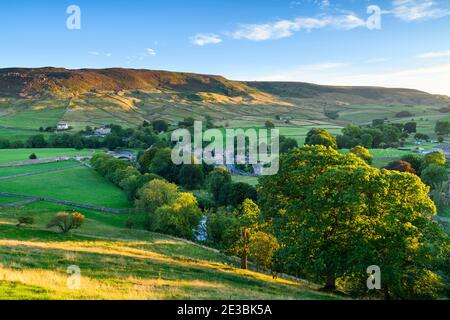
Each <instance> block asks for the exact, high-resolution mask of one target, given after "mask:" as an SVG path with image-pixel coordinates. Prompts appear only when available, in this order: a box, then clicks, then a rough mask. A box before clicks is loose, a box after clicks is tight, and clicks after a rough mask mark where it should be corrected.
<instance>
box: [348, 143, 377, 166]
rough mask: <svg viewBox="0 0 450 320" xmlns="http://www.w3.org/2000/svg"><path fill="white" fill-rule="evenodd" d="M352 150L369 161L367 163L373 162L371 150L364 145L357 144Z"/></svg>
mask: <svg viewBox="0 0 450 320" xmlns="http://www.w3.org/2000/svg"><path fill="white" fill-rule="evenodd" d="M350 152H351V153H353V154H354V155H356V156H357V157H359V158H361V159H362V160H364V161H365V162H367V164H372V162H373V156H372V155H371V154H370V152H369V150H367V149H366V148H364V147H362V146H356V147H354V148H352V149H351V150H350Z"/></svg>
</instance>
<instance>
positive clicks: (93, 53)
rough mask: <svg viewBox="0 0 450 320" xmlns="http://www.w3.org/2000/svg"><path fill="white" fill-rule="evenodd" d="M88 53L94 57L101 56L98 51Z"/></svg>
mask: <svg viewBox="0 0 450 320" xmlns="http://www.w3.org/2000/svg"><path fill="white" fill-rule="evenodd" d="M88 53H89V54H90V55H93V56H99V55H100V52H97V51H89V52H88Z"/></svg>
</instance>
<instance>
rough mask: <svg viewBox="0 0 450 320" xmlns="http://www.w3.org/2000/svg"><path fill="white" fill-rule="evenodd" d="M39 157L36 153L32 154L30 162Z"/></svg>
mask: <svg viewBox="0 0 450 320" xmlns="http://www.w3.org/2000/svg"><path fill="white" fill-rule="evenodd" d="M37 158H38V157H37V155H36V153H32V154H30V156H29V159H30V160H36V159H37Z"/></svg>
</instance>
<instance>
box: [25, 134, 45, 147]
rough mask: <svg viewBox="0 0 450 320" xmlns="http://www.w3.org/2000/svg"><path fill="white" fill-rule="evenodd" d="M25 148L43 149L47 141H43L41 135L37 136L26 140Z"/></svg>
mask: <svg viewBox="0 0 450 320" xmlns="http://www.w3.org/2000/svg"><path fill="white" fill-rule="evenodd" d="M27 146H28V147H29V148H45V147H46V146H47V141H45V138H44V135H43V134H37V135H34V136H31V137H29V138H28V140H27Z"/></svg>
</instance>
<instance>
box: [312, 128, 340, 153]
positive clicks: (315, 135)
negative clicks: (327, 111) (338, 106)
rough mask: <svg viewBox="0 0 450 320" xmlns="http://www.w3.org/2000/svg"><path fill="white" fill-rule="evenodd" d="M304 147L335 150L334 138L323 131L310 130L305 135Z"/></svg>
mask: <svg viewBox="0 0 450 320" xmlns="http://www.w3.org/2000/svg"><path fill="white" fill-rule="evenodd" d="M305 144H306V145H310V146H313V145H323V146H326V147H331V148H333V149H337V143H336V137H335V136H333V135H332V134H331V133H329V132H328V131H327V130H325V129H311V130H310V131H309V132H308V134H307V135H306V140H305Z"/></svg>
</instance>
